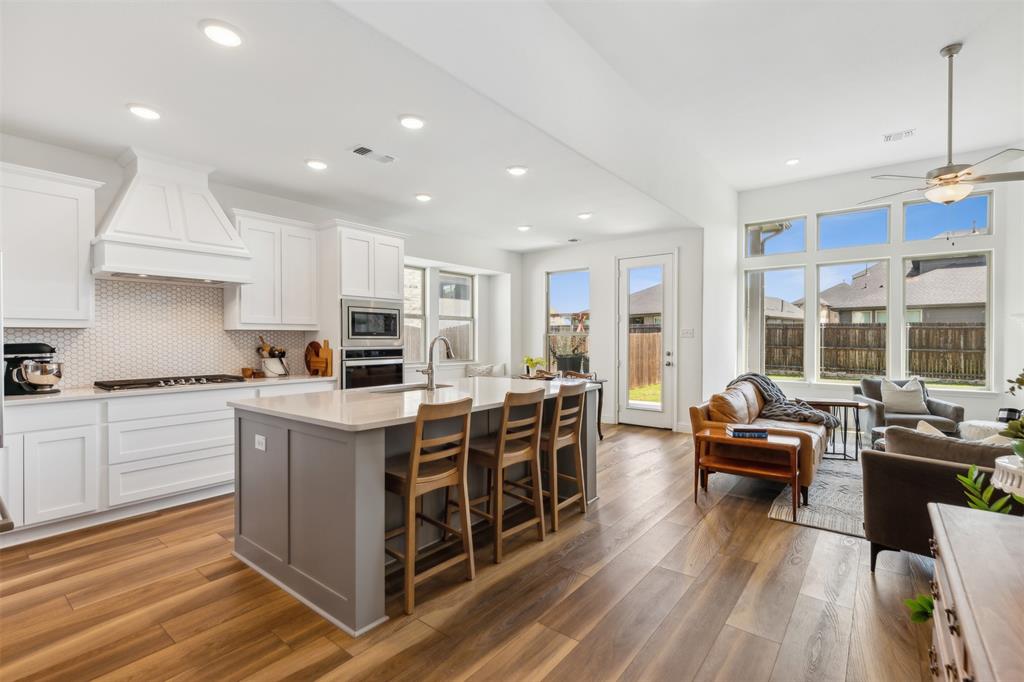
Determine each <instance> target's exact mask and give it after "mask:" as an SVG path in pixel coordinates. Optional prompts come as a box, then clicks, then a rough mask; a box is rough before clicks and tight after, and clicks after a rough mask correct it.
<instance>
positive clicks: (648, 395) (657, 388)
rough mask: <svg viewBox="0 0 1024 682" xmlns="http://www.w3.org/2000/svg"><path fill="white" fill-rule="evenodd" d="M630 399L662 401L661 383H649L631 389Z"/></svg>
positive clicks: (649, 401)
mask: <svg viewBox="0 0 1024 682" xmlns="http://www.w3.org/2000/svg"><path fill="white" fill-rule="evenodd" d="M629 399H630V400H642V401H644V402H648V403H660V402H661V384H649V385H647V386H637V387H636V388H631V389H629Z"/></svg>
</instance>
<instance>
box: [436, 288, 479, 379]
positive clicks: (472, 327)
mask: <svg viewBox="0 0 1024 682" xmlns="http://www.w3.org/2000/svg"><path fill="white" fill-rule="evenodd" d="M436 272H437V316H436V319H437V331H438V334H440V333H441V322H442V321H443V320H453V321H456V322H469V336H470V339H471V342H470V345H471V347H472V348H471V352H470V357H469V358H452V359H450V360H449V359H448V358H445V357H441V358H440V360H439V362H440V363H441V364H459V363H463V364H466V363H473V362H476V358H477V327H478V322H477V318H478V315H477V280H476V277H477V276H476V275H474V274H471V273H468V272H457V271H455V270H445V269H438V270H436ZM444 275H454V276H455V277H466V278H468V279H469V311H470V313H469V316H461V315H442V314H441V277H442V276H444Z"/></svg>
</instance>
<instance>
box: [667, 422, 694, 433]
mask: <svg viewBox="0 0 1024 682" xmlns="http://www.w3.org/2000/svg"><path fill="white" fill-rule="evenodd" d="M672 430H673V431H675V432H676V433H693V426H692V425H691V424H690V422H689V421H682V422H676V425H675V427H674V428H673V429H672Z"/></svg>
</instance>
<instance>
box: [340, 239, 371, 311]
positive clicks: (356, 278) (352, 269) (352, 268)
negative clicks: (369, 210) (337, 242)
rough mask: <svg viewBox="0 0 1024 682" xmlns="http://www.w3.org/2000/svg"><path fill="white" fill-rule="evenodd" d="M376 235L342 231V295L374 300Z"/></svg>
mask: <svg viewBox="0 0 1024 682" xmlns="http://www.w3.org/2000/svg"><path fill="white" fill-rule="evenodd" d="M373 240H374V235H373V234H372V233H370V232H363V231H362V230H350V229H347V228H346V229H343V230H342V231H341V295H342V296H356V297H362V298H373V296H374V293H373V284H374V282H373V279H374V277H373V265H374V245H373Z"/></svg>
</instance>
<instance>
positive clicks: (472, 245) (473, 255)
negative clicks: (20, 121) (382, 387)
mask: <svg viewBox="0 0 1024 682" xmlns="http://www.w3.org/2000/svg"><path fill="white" fill-rule="evenodd" d="M0 159H2V160H3V161H7V162H10V163H16V164H20V165H23V166H29V167H32V168H41V169H44V170H49V171H55V172H58V173H66V174H68V175H74V176H78V177H83V178H88V179H90V180H99V181H101V182H103V183H105V184H104V186H103V187H101V188H100V189H99V190H98V191H97V193H96V219H97V223H99V221H100V220H101V219H102V217H103V216H104V215H105V214H106V212H107V209H108V208H109V207H110V204H111V203H112V202H113V200H114V198H115V197H116V196H117V192H118V191H119V190H120V188H121V185H122V183H123V181H124V179H125V178H124V174H123V172H122V171H123V169H122V168H121V166H120V165H119V164H118V163H117V162H116V161H115V160H113V159H109V158H105V157H102V156H96V155H94V154H87V153H83V152H79V151H76V150H73V149H68V148H65V147H59V146H55V145H50V144H45V143H42V142H38V141H36V140H31V139H28V138H23V137H17V136H13V135H7V134H0ZM184 160H186V161H187V159H184ZM210 189H211V191H212V192H213V195H214V196H215V197H216V198H217V201H219V202H220V204H221V206H222V207H223V208H224V209H225V210H229V211H230V209H234V208H239V209H246V210H250V211H258V212H260V213H267V214H270V215H276V216H281V217H284V218H294V219H296V220H306V221H309V222H311V223H315V224H320V223H322V222H325V221H327V220H330V219H332V218H343V219H347V220H352V221H355V222H365V221H362V220H361V219H360V218H359V216H346V215H340V214H339V213H338V211H335V210H332V209H328V208H324V207H322V206H315V205H312V204H307V203H303V202H299V201H293V200H290V199H287V198H284V197H280V196H274V195H271V194H265V193H262V192H254V191H252V190H248V189H244V188H241V187H235V186H231V185H225V184H221V183H217V182H211V183H210ZM378 227H388V226H387V225H378ZM402 232H404V233H406V234H407V237H406V242H405V254H406V256H407V257H415V258H424V259H431V260H435V261H441V262H446V263H452V264H457V265H462V266H467V267H471V268H476V269H480V270H487V271H491V272H494V273H501V274H504V275H506V276H507V277H508V282H507V283H506V284H505V287H506V288H505V289H504V291H505V292H507V296H508V300H509V303H508V305H507V306H506V307H507V308H508V309H510V313H511V316H512V317H511V319H518V317H519V316H520V314H521V298H520V295H519V294H520V292H521V285H520V278H521V267H522V256H521V255H520V254H519V253H515V252H512V251H505V250H504V249H498V248H495V247H493V246H491V245H490V244H488V243H487V242H486V241H484V240H476V239H471V238H466V237H464V236H459V237H458V238H457V239H453V238H446V236H445V235H439V234H436V233H431V232H425V231H409V230H407V229H403V230H402ZM484 318H485V319H484V320H483V322H484V323H485V324H486V325H487V328H488V330H491V329H493V328H494V327H493V325H495V324H498V325H499V327H498V328H499V329H500V328H503V327H500V324H501V323H495V322H491V321H490V320H489V319H487V316H486V315H485V316H484ZM504 329H505V330H506V331H508V332H510V338H509V340H508V342H507V343H506V344H505V346H498V347H499V348H504V347H506V346H507V351H505V352H507V353H508V356H509V357H521V355H522V353H521V348H520V343H519V336H518V333H517V331H518V330H517V329H516V328H515V327H512V328H511V329H508V328H507V327H504ZM315 336H317V335H316V334H313V335H312V336H311V337H315ZM487 348H488V353H490V352H491V351H492V349H494V348H495V346H494V344H493V343H492V342H491V341H488V345H487ZM482 359H484V358H482ZM487 361H490V359H487ZM502 361H504V360H503V359H502Z"/></svg>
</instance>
